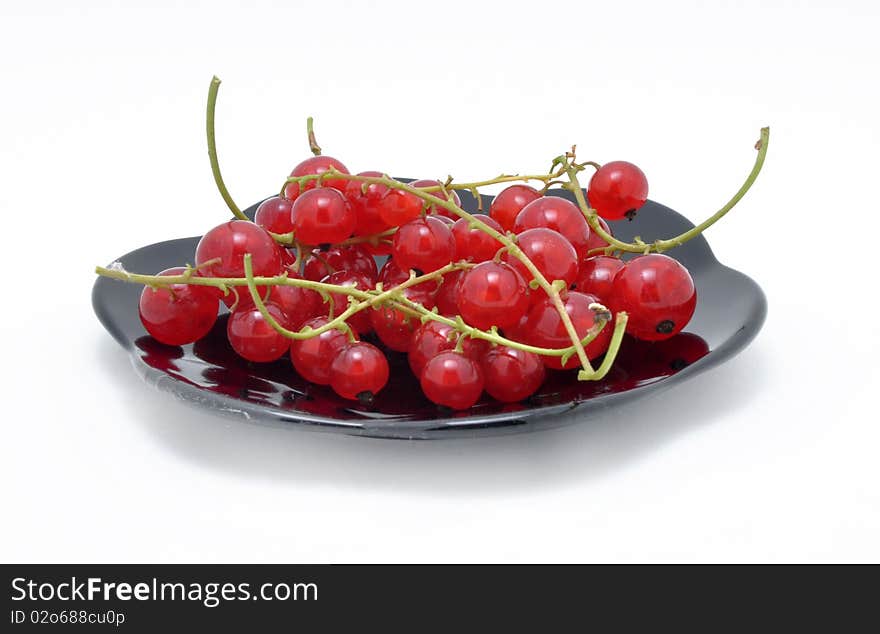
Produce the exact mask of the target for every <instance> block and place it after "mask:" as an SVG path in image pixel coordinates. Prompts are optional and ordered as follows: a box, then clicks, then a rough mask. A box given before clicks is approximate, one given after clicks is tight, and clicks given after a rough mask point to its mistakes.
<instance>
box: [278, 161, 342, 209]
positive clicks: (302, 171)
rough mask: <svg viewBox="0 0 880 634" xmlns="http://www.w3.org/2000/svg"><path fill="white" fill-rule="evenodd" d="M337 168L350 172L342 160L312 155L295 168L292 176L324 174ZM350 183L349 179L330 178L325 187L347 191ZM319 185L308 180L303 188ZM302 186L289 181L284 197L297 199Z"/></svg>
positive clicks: (325, 181) (324, 182)
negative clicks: (346, 188)
mask: <svg viewBox="0 0 880 634" xmlns="http://www.w3.org/2000/svg"><path fill="white" fill-rule="evenodd" d="M331 167H332V168H333V169H335V170H336V171H337V172H340V173H342V174H348V173H349V171H348V168H347V167H345V165H343V164H342V163H341V162H339V161H338V160H336V159H335V158H333V157H331V156H323V155H322V156H310V157H309V158H307V159H306V160H304V161H303V162H302V163H300V164H299V165H297V166H296V167H294V168H293V171H292V172H291V173H290V175H291V176H311V175H312V174H323V173H324V172H326V171H327V170H329V169H330V168H331ZM346 185H348V181H347V180H345V179H342V178H328V179H325V180H324V181H323V186H324V187H332V188H333V189H338V190H339V191H345V187H346ZM316 186H317V182H316V181H313V180H311V181H308V182H307V183H305V185H304V186H303V188H302V189H303V190H307V189H315V187H316ZM300 193H301V192H300V186H299V183H288V184H287V186H286V187H285V188H284V197H285V198H288V199H290V200H295V199H296V197H297V196H299V195H300Z"/></svg>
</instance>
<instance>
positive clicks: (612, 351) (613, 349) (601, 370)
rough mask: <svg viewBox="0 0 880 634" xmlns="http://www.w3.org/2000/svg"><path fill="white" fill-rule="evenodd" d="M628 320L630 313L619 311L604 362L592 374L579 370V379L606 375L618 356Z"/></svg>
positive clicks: (599, 378)
mask: <svg viewBox="0 0 880 634" xmlns="http://www.w3.org/2000/svg"><path fill="white" fill-rule="evenodd" d="M628 320H629V315H627V314H626V313H625V312H619V313H617V317H616V319H615V322H614V332H613V333H611V341H610V342H608V350H606V351H605V358H604V359H602V363H601V364H600V365H599V367H598V368H596V371H595V372H593V373H592V374H588V373H585V372H584V371H583V370H581V371H580V372H578V381H601V380H602V379H604V378H605V375H607V374H608V371H609V370H611V366H612V365H613V364H614V360H615V359H616V358H617V353H618V352H619V351H620V343H621V341H623V334H624V333H625V332H626V322H627V321H628Z"/></svg>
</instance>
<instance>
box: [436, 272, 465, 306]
mask: <svg viewBox="0 0 880 634" xmlns="http://www.w3.org/2000/svg"><path fill="white" fill-rule="evenodd" d="M463 275H464V271H451V272H449V273H447V274H446V275H444V276H443V283H442V284H440V288H438V289H437V294H436V295H435V296H434V299H435V304H436V306H437V310H438V311H440V314H441V315H457V314H458V285H459V284H460V283H461V278H462V276H463Z"/></svg>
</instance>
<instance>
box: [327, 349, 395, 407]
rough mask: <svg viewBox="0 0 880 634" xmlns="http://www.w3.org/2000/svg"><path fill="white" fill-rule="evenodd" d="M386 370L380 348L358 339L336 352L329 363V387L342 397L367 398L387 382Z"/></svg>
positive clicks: (364, 400)
mask: <svg viewBox="0 0 880 634" xmlns="http://www.w3.org/2000/svg"><path fill="white" fill-rule="evenodd" d="M388 374H389V369H388V359H386V358H385V355H384V354H382V351H381V350H379V349H378V348H377V347H376V346H374V345H371V344H369V343H366V342H364V341H358V342H355V343H351V344H348V345H347V346H345V347H344V348H342V349H341V350H340V351H339V352H337V353H336V356H335V357H334V358H333V361H332V363H331V364H330V387H332V388H333V391H334V392H336V393H337V394H339V396H341V397H342V398H347V399H350V400H360V401H362V402H370V401H372V398H373V396H375V395H376V394H378V393H379V391H380V390H381V389H382V388H383V387H385V384H386V383H388Z"/></svg>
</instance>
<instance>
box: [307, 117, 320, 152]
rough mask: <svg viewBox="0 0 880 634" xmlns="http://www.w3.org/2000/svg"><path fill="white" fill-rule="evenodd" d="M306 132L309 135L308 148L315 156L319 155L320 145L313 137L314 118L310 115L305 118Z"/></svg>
mask: <svg viewBox="0 0 880 634" xmlns="http://www.w3.org/2000/svg"><path fill="white" fill-rule="evenodd" d="M306 133H307V134H308V135H309V149H310V150H311V151H312V154H314V155H315V156H321V146H320V145H318V141H317V140H316V139H315V120H314V119H313V118H312V117H309V118H308V119H306Z"/></svg>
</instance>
